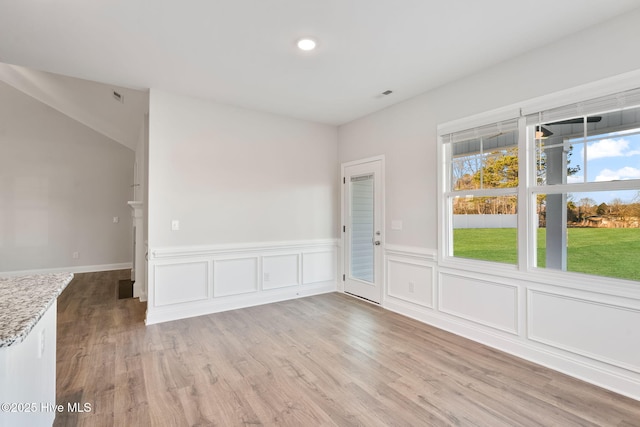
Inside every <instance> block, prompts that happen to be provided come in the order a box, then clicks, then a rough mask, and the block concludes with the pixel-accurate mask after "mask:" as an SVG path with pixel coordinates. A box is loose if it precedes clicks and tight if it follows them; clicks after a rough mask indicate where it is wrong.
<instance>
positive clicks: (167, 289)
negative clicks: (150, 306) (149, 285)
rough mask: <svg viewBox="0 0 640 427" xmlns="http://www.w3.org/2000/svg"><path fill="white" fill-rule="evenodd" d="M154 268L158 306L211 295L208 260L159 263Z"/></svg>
mask: <svg viewBox="0 0 640 427" xmlns="http://www.w3.org/2000/svg"><path fill="white" fill-rule="evenodd" d="M154 268H155V271H154V277H155V289H154V290H155V293H154V302H155V305H156V306H163V305H167V304H179V303H185V302H190V301H198V300H203V299H207V298H208V297H209V286H208V283H209V280H208V263H207V261H199V262H182V263H176V264H168V265H166V264H158V265H155V266H154Z"/></svg>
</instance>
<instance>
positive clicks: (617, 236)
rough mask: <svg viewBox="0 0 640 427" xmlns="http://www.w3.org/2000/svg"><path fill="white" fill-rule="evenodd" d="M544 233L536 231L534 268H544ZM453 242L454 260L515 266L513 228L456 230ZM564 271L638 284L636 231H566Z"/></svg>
mask: <svg viewBox="0 0 640 427" xmlns="http://www.w3.org/2000/svg"><path fill="white" fill-rule="evenodd" d="M545 233H546V230H545V229H544V228H541V229H539V230H538V267H544V266H545V254H546V236H545ZM453 238H454V255H455V256H457V257H461V258H472V259H480V260H486V261H497V262H503V263H508V264H516V263H517V262H518V258H517V257H518V251H517V240H516V230H515V229H514V228H466V229H456V230H454V232H453ZM567 269H568V270H569V271H575V272H579V273H587V274H596V275H599V276H607V277H619V278H623V279H631V280H638V281H640V229H638V228H569V229H568V252H567Z"/></svg>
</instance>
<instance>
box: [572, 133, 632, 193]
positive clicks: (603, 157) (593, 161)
mask: <svg viewBox="0 0 640 427" xmlns="http://www.w3.org/2000/svg"><path fill="white" fill-rule="evenodd" d="M636 132H637V130H636ZM572 144H573V147H574V150H573V155H572V156H571V166H572V167H575V166H577V165H579V166H580V171H579V172H578V173H576V174H575V175H573V176H570V177H567V181H568V182H569V183H574V182H584V173H585V170H586V173H587V182H597V181H614V180H628V179H640V134H639V133H631V132H617V133H612V134H609V135H606V136H605V137H604V138H598V139H592V140H588V141H587V142H586V149H587V153H586V154H587V155H586V166H587V167H586V169H585V158H584V155H585V143H584V141H583V140H582V139H576V140H574V141H572ZM637 193H638V191H624V192H620V191H616V192H599V193H588V194H587V193H577V194H575V195H574V200H576V201H577V200H579V199H580V198H583V197H590V198H592V199H594V200H596V201H597V202H598V203H601V202H605V203H608V202H610V201H611V200H612V199H614V198H619V199H622V201H623V202H631V201H632V199H633V197H634V196H636V195H637Z"/></svg>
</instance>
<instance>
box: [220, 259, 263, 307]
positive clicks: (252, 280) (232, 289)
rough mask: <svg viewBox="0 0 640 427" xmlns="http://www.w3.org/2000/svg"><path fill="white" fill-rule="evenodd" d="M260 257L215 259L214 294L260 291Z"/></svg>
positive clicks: (225, 294)
mask: <svg viewBox="0 0 640 427" xmlns="http://www.w3.org/2000/svg"><path fill="white" fill-rule="evenodd" d="M258 272H259V259H258V257H243V258H227V259H215V260H214V261H213V296H214V297H216V298H217V297H224V296H229V295H238V294H246V293H249V292H257V291H258Z"/></svg>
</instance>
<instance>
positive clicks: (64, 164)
mask: <svg viewBox="0 0 640 427" xmlns="http://www.w3.org/2000/svg"><path fill="white" fill-rule="evenodd" d="M0 117H1V118H2V120H0V153H1V154H0V272H15V271H21V272H29V271H34V270H37V271H53V270H55V269H68V270H70V271H82V270H84V268H83V267H84V266H92V268H98V269H101V270H102V269H105V270H106V269H111V268H112V267H113V266H122V265H128V266H130V265H131V257H132V253H131V251H132V249H131V242H132V240H131V239H132V230H131V213H130V210H129V207H128V206H127V201H128V200H130V198H131V195H132V190H131V184H132V182H133V162H134V152H133V151H132V150H130V149H129V148H126V147H124V146H123V145H121V144H119V143H118V142H116V141H114V140H112V139H110V138H108V137H106V136H104V135H102V134H100V133H98V132H96V131H94V130H92V129H90V128H88V127H87V126H85V125H83V124H81V123H79V122H77V121H75V120H73V119H71V118H69V117H67V116H65V115H64V114H62V113H60V112H58V111H57V110H54V109H53V108H51V107H48V106H46V105H45V104H43V103H41V102H39V101H37V100H35V99H33V98H31V97H30V96H28V95H25V94H23V93H22V92H20V91H18V90H16V89H14V88H13V87H11V86H9V85H7V84H5V83H3V82H0ZM114 217H117V219H118V222H117V223H115V222H114ZM74 253H77V258H74V257H73V254H74Z"/></svg>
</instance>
